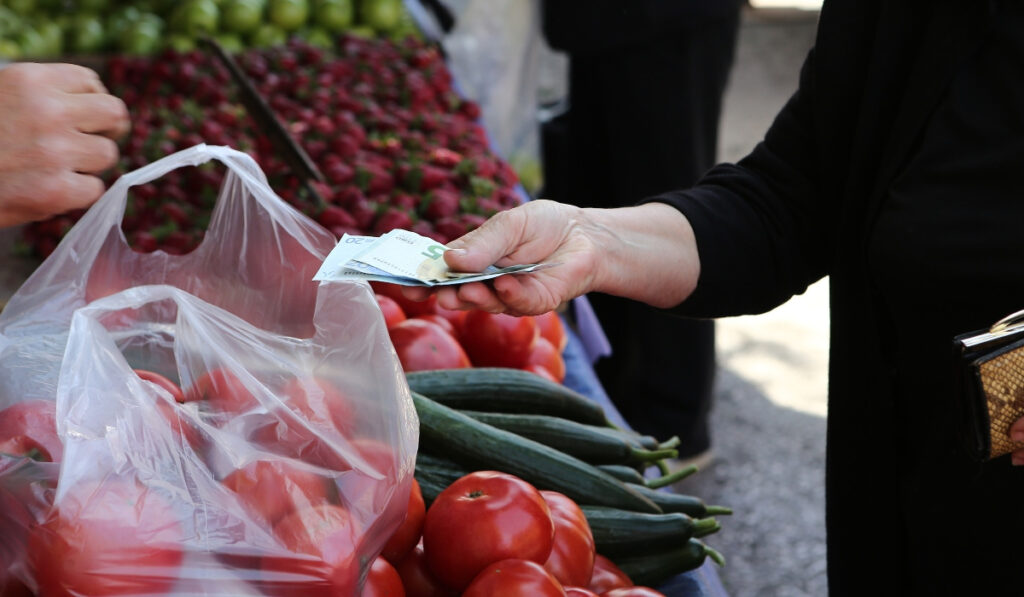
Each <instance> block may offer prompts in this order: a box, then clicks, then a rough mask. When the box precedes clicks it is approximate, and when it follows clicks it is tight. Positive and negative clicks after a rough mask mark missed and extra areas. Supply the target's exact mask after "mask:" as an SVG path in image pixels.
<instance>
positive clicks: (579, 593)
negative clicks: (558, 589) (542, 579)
mask: <svg viewBox="0 0 1024 597" xmlns="http://www.w3.org/2000/svg"><path fill="white" fill-rule="evenodd" d="M565 597H598V594H597V593H595V592H593V591H591V590H590V589H584V588H583V587H565Z"/></svg>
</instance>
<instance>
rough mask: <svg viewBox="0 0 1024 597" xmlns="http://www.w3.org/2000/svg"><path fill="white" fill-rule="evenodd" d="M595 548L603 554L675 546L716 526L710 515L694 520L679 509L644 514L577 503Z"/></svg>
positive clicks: (681, 544)
mask: <svg viewBox="0 0 1024 597" xmlns="http://www.w3.org/2000/svg"><path fill="white" fill-rule="evenodd" d="M580 508H581V509H582V510H583V515H584V516H586V517H587V523H589V524H590V531H591V533H593V535H594V544H595V545H596V547H597V552H598V553H600V554H602V555H604V556H607V557H612V556H617V555H629V554H637V553H641V552H642V553H651V552H652V551H655V550H664V549H676V548H679V547H682V546H683V545H685V543H686V541H687V540H689V539H690V538H691V537H694V536H697V535H701V536H703V535H707V534H710V533H713V532H715V531H717V530H718V529H719V526H718V523H717V522H716V521H715V519H714V518H703V519H701V520H694V519H693V518H690V517H689V516H687V515H685V514H682V513H680V512H675V513H671V514H647V513H642V512H626V511H624V510H619V509H617V508H605V507H603V506H581V507H580Z"/></svg>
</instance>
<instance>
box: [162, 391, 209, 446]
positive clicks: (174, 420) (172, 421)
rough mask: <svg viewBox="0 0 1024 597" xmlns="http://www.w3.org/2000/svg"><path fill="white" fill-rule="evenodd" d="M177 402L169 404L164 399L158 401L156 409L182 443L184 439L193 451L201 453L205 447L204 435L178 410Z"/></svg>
mask: <svg viewBox="0 0 1024 597" xmlns="http://www.w3.org/2000/svg"><path fill="white" fill-rule="evenodd" d="M177 404H178V403H177V402H168V401H166V400H164V399H162V398H157V399H156V408H157V410H158V411H160V414H161V415H163V416H164V419H166V420H167V424H168V425H170V426H171V430H172V431H174V434H175V436H177V438H178V441H179V442H180V441H181V440H182V439H184V440H185V441H186V442H188V444H189V445H190V446H192V449H193V450H195V451H196V452H199V451H200V450H201V449H202V447H203V433H202V431H200V430H199V429H198V428H197V427H195V426H194V425H193V424H192V422H191V421H190V420H189V419H188V417H185V416H182V413H181V412H180V411H179V410H178V406H177Z"/></svg>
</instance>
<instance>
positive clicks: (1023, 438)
mask: <svg viewBox="0 0 1024 597" xmlns="http://www.w3.org/2000/svg"><path fill="white" fill-rule="evenodd" d="M1010 439H1012V440H1013V441H1015V442H1024V431H1014V432H1013V435H1011V436H1010Z"/></svg>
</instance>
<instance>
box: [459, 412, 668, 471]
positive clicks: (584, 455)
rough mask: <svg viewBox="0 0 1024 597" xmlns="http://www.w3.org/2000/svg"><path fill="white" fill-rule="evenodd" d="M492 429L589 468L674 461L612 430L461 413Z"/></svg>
mask: <svg viewBox="0 0 1024 597" xmlns="http://www.w3.org/2000/svg"><path fill="white" fill-rule="evenodd" d="M462 412H463V413H464V414H466V415H469V416H470V417H473V418H474V419H476V420H477V421H481V422H483V423H486V424H488V425H491V426H492V427H497V428H498V429H504V430H505V431H511V432H512V433H515V434H516V435H518V436H521V437H525V438H527V439H532V440H534V441H536V442H540V443H542V444H544V445H545V446H549V447H552V448H554V449H556V450H559V451H560V452H564V453H566V454H569V455H570V456H575V457H576V458H579V459H580V460H583V461H584V462H589V463H590V464H643V463H650V462H653V461H655V460H661V459H663V458H675V457H676V456H677V455H678V452H676V451H675V450H671V449H669V450H645V449H644V448H642V447H640V446H639V444H633V443H631V442H629V441H627V440H626V439H625V438H624V437H623V436H621V435H619V434H618V433H616V432H615V430H613V429H610V428H607V427H597V426H595V425H586V424H584V423H577V422H576V421H570V420H568V419H562V418H559V417H552V416H550V415H530V414H515V415H513V414H505V413H488V412H479V411H468V410H464V411H462Z"/></svg>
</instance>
